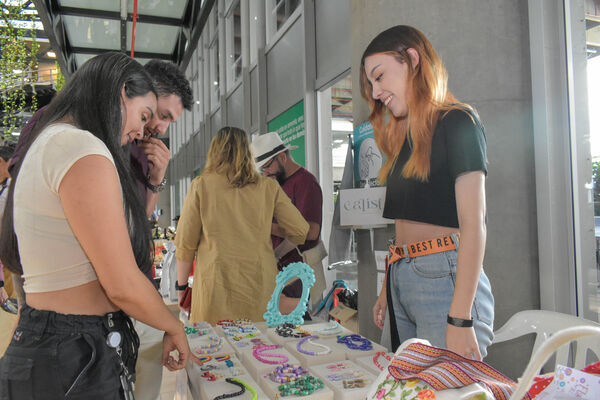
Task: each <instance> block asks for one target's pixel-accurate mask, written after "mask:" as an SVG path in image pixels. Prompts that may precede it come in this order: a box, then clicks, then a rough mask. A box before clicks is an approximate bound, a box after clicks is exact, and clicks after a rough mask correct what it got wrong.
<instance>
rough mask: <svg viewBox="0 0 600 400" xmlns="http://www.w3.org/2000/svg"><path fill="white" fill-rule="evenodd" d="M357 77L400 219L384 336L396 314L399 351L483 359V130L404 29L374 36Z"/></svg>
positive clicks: (486, 340)
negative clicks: (411, 347)
mask: <svg viewBox="0 0 600 400" xmlns="http://www.w3.org/2000/svg"><path fill="white" fill-rule="evenodd" d="M360 74H361V76H360V83H361V94H362V96H363V97H364V98H365V99H366V101H367V102H368V103H369V106H370V109H371V114H370V116H369V120H370V121H371V123H372V125H373V128H374V131H375V140H376V141H377V144H378V146H379V148H380V149H381V150H382V151H383V152H384V153H385V155H386V161H385V163H384V165H383V166H382V168H381V170H380V174H379V179H380V181H381V182H382V183H386V185H387V194H386V200H385V207H384V217H386V218H391V219H394V220H395V232H396V237H395V243H394V245H392V246H390V255H389V260H390V262H389V264H390V266H389V268H388V275H387V278H386V285H385V286H384V288H385V289H383V290H382V292H381V293H380V295H379V298H378V300H377V302H376V304H375V307H374V309H373V313H374V319H375V323H376V324H377V325H378V326H379V327H380V328H382V327H383V324H384V317H385V311H386V307H388V306H389V307H388V308H389V309H390V326H391V328H392V329H391V331H392V332H391V333H392V339H393V340H392V343H393V345H394V349H395V346H397V345H398V344H399V343H400V342H401V341H404V340H406V339H408V338H411V337H419V338H423V339H427V340H429V341H430V342H431V343H432V344H433V345H434V346H439V347H446V348H448V349H450V350H453V351H455V352H457V353H458V354H461V355H463V356H465V357H469V358H476V359H482V357H485V355H486V354H487V351H486V348H487V346H488V345H489V344H490V343H491V341H492V338H493V333H492V332H493V318H494V310H493V307H494V299H493V296H492V292H491V288H490V284H489V281H488V279H487V277H486V275H485V273H484V272H483V269H482V263H483V256H484V252H485V241H486V208H485V177H486V174H487V166H486V141H485V134H484V131H483V126H482V125H481V123H480V121H479V117H478V115H477V113H476V112H475V111H474V109H473V108H472V107H471V106H469V105H467V104H464V103H461V102H459V101H458V100H457V99H456V98H455V97H454V96H453V95H452V93H450V91H449V90H448V87H447V73H446V69H445V67H444V65H443V63H442V61H441V59H440V57H439V56H438V55H437V53H436V52H435V50H434V48H433V46H432V45H431V43H430V42H429V41H428V40H427V38H426V37H425V36H424V35H423V34H422V33H421V32H419V31H418V30H417V29H415V28H412V27H410V26H402V25H400V26H395V27H392V28H390V29H388V30H386V31H384V32H382V33H380V34H379V35H377V36H376V37H375V38H374V39H373V40H372V41H371V43H370V44H369V45H368V47H367V49H366V50H365V51H364V53H363V56H362V60H361V68H360ZM387 111H389V114H390V115H387ZM386 121H387V122H386ZM459 242H460V243H459Z"/></svg>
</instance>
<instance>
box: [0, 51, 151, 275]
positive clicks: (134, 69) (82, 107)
mask: <svg viewBox="0 0 600 400" xmlns="http://www.w3.org/2000/svg"><path fill="white" fill-rule="evenodd" d="M151 82H152V80H151V79H150V76H149V75H148V73H147V72H146V71H145V70H144V68H143V67H142V66H141V65H140V64H139V63H138V62H137V61H135V60H133V59H132V58H130V57H128V56H126V55H125V54H122V53H118V52H109V53H104V54H102V55H99V56H96V57H94V58H92V59H90V60H89V61H87V62H86V63H85V64H83V65H82V66H81V68H80V69H79V70H77V72H75V74H73V76H72V77H71V79H70V80H69V81H68V83H67V84H66V85H65V87H64V88H63V89H62V90H61V91H60V92H59V93H58V95H57V96H56V97H55V98H54V99H53V100H52V102H51V103H50V104H49V105H48V108H47V109H46V111H45V112H44V114H43V116H42V117H41V118H40V120H39V121H38V123H37V124H36V125H35V127H34V128H33V130H32V132H31V134H30V135H29V136H28V137H27V139H26V141H25V143H24V149H25V151H24V153H23V156H22V157H21V159H20V160H19V161H17V163H16V164H15V166H14V169H13V171H12V177H13V179H12V181H11V184H10V191H9V193H8V198H7V202H6V208H5V210H4V218H3V221H2V231H1V237H2V240H0V259H1V260H2V262H3V264H4V266H6V267H7V268H8V269H10V270H11V271H13V272H15V273H18V274H21V273H22V272H23V268H22V265H21V259H20V255H19V248H18V243H17V236H16V234H15V230H14V220H13V208H14V204H13V201H14V200H13V199H14V188H15V184H16V182H17V180H18V176H19V171H20V169H21V165H22V163H23V160H24V159H25V154H26V153H27V151H29V148H30V147H31V145H32V143H33V142H34V141H35V139H36V138H37V137H38V136H39V134H40V133H41V132H42V131H43V130H44V128H46V126H48V125H49V124H51V123H53V122H56V121H58V120H61V119H62V118H65V117H67V118H68V119H69V120H70V121H71V123H72V124H73V125H74V126H76V127H77V128H79V129H83V130H86V131H89V132H90V133H91V134H92V135H94V136H96V137H97V138H98V139H100V140H101V141H102V142H103V143H104V144H105V145H106V147H107V148H108V150H109V151H110V154H111V155H112V157H113V159H114V161H115V166H116V169H117V172H118V174H119V179H120V182H121V188H122V192H123V204H124V210H125V218H126V220H127V225H128V229H129V236H130V239H131V245H132V247H133V252H134V255H135V259H136V262H137V264H138V266H139V268H140V270H142V271H143V272H145V273H146V272H148V271H149V270H150V267H151V265H152V264H151V260H150V249H151V247H150V246H151V241H150V240H151V239H150V238H151V234H150V229H149V226H148V224H147V221H146V212H145V206H144V203H143V202H142V199H141V198H140V195H139V193H138V192H139V190H138V189H137V187H136V184H135V180H134V177H133V174H132V173H131V169H130V164H129V154H128V151H127V149H126V148H123V147H122V146H121V132H122V129H123V125H124V118H125V116H122V115H121V112H122V107H121V106H122V100H121V91H122V90H123V88H124V89H125V95H126V96H127V97H128V98H130V99H131V98H134V97H137V96H144V95H146V94H148V93H149V92H152V93H154V94H155V95H156V92H155V91H154V88H153V87H152V83H151ZM123 110H125V108H124V107H123Z"/></svg>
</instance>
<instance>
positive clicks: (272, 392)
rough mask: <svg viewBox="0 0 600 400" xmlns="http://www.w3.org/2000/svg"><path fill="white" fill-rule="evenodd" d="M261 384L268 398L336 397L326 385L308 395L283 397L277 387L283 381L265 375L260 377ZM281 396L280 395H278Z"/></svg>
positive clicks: (310, 399)
mask: <svg viewBox="0 0 600 400" xmlns="http://www.w3.org/2000/svg"><path fill="white" fill-rule="evenodd" d="M274 368H275V366H273V368H271V369H270V370H268V371H267V373H269V372H270V371H272V370H273V369H274ZM258 382H259V384H260V386H261V387H262V389H263V390H264V391H265V393H266V394H267V396H268V397H266V398H268V399H277V398H279V399H282V400H283V399H286V400H287V399H302V400H333V399H334V395H333V391H332V390H331V389H330V388H329V387H328V386H327V385H325V386H324V387H323V388H322V389H319V390H317V391H315V392H314V393H312V394H309V395H306V396H285V397H281V396H280V395H279V390H278V389H277V388H278V387H279V385H281V383H277V382H273V381H272V380H271V379H269V378H266V377H264V376H261V377H260V379H259V380H258ZM276 396H279V397H276Z"/></svg>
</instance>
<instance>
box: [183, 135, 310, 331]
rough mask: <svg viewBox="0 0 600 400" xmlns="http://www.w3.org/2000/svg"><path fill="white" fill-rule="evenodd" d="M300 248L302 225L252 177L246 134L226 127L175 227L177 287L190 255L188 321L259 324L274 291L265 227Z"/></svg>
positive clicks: (271, 188) (273, 184) (284, 201)
mask: <svg viewBox="0 0 600 400" xmlns="http://www.w3.org/2000/svg"><path fill="white" fill-rule="evenodd" d="M273 216H275V217H276V218H277V221H278V222H279V224H280V226H281V227H282V228H283V229H284V231H285V233H286V236H287V237H288V238H289V239H290V240H291V241H293V242H294V243H295V244H301V243H304V240H305V238H306V235H307V233H308V223H307V222H306V221H305V220H304V218H302V215H301V214H300V212H299V211H298V209H296V207H294V205H293V204H292V202H291V201H290V199H289V197H288V196H287V195H286V194H285V193H284V192H283V190H282V189H281V187H280V186H279V183H277V181H275V180H274V179H270V178H266V177H263V176H260V175H259V174H258V170H257V169H256V166H255V164H254V158H253V156H252V153H251V151H250V142H249V140H248V135H247V134H246V132H244V131H243V130H241V129H238V128H232V127H225V128H222V129H221V130H219V132H217V134H216V135H215V137H214V138H213V139H212V142H211V143H210V148H209V150H208V155H207V161H206V166H205V168H204V170H203V171H202V173H201V174H200V175H199V176H198V177H196V178H195V179H194V180H193V181H192V184H191V186H190V189H189V191H188V193H187V195H186V198H185V202H184V204H183V210H182V212H181V217H180V218H179V223H178V225H177V236H176V237H175V245H176V246H177V250H176V253H175V256H176V258H177V288H178V290H179V296H180V298H181V295H182V293H183V291H182V290H183V289H185V286H186V285H187V282H188V276H189V275H190V272H191V268H192V262H193V260H194V253H196V264H195V270H194V285H193V290H192V306H191V315H190V320H191V321H208V322H210V323H211V324H214V323H215V322H217V321H218V320H221V319H235V318H248V319H251V320H255V321H260V320H262V319H263V314H264V312H265V311H266V310H267V303H268V302H269V299H270V298H271V294H272V293H273V290H274V289H275V277H276V274H277V267H276V260H275V256H274V255H273V249H272V246H271V224H272V221H273Z"/></svg>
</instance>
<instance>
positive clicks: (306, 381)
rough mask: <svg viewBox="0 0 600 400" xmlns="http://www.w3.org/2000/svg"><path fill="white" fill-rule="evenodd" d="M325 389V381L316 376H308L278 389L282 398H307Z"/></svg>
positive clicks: (284, 384) (282, 385)
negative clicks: (294, 396)
mask: <svg viewBox="0 0 600 400" xmlns="http://www.w3.org/2000/svg"><path fill="white" fill-rule="evenodd" d="M323 387H325V385H324V384H323V381H322V380H320V379H318V378H315V377H314V376H311V375H307V376H303V377H300V378H298V379H296V380H295V381H292V382H287V383H283V384H281V385H279V386H278V387H277V389H278V390H279V394H280V395H281V396H282V397H285V396H293V395H296V396H307V395H309V394H312V393H314V392H316V391H317V390H319V389H322V388H323Z"/></svg>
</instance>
